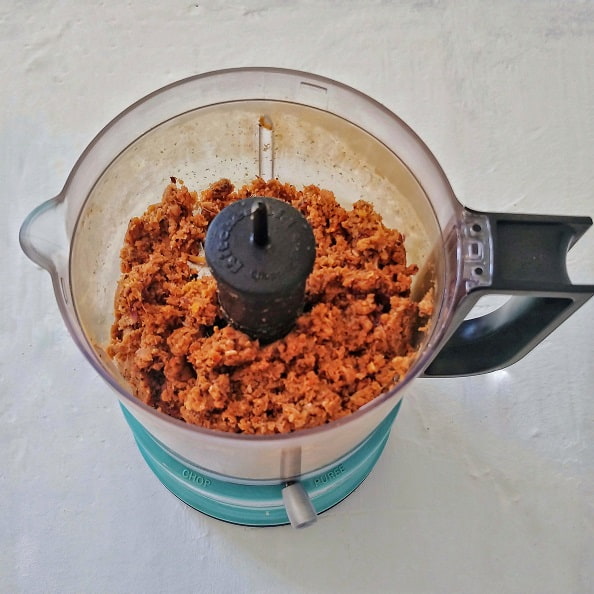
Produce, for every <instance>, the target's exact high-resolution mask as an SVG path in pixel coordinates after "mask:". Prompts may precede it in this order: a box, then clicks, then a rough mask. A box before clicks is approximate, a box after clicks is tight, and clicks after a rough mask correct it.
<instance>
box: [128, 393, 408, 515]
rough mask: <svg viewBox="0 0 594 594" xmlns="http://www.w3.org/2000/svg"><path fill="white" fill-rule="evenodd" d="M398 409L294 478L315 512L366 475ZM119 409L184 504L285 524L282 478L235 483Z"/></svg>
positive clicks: (141, 447) (159, 474)
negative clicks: (180, 453) (184, 456)
mask: <svg viewBox="0 0 594 594" xmlns="http://www.w3.org/2000/svg"><path fill="white" fill-rule="evenodd" d="M399 408H400V403H398V404H397V405H396V407H395V408H394V409H393V410H392V412H391V413H390V414H389V415H388V416H387V417H386V418H385V419H384V420H383V421H382V423H381V424H380V425H378V427H377V428H376V429H375V430H374V431H373V432H372V433H371V434H370V435H369V436H368V437H367V438H366V439H365V440H364V441H363V442H362V443H360V444H359V445H358V446H357V447H356V448H354V449H353V450H352V451H351V452H349V453H348V454H346V455H345V456H344V457H343V458H341V459H339V460H337V461H336V462H334V463H332V464H331V465H328V466H326V467H324V468H321V469H319V470H316V471H314V472H311V473H308V474H304V475H302V476H300V477H299V478H298V480H299V483H300V484H301V485H302V486H303V488H304V489H305V491H306V492H307V494H308V496H309V498H310V500H311V502H312V504H313V506H314V509H315V510H316V512H317V513H318V514H320V513H322V512H324V511H326V510H328V509H330V508H331V507H333V506H335V505H336V504H337V503H339V502H340V501H342V500H343V499H344V498H345V497H347V496H348V495H349V494H350V493H352V492H353V491H354V490H355V489H356V488H357V487H358V486H359V485H360V484H361V483H362V482H363V481H364V480H365V478H366V477H367V475H368V474H369V473H370V472H371V470H372V468H373V467H374V466H375V463H376V462H377V460H378V459H379V457H380V454H381V453H382V451H383V449H384V447H385V445H386V442H387V440H388V437H389V435H390V429H391V428H392V424H393V422H394V419H395V418H396V415H397V413H398V409H399ZM122 411H123V413H124V417H125V419H126V421H127V423H128V425H129V426H130V428H131V429H132V433H133V435H134V439H135V440H136V444H137V445H138V448H139V450H140V453H141V454H142V456H143V458H144V459H145V461H146V463H147V464H148V465H149V467H150V468H151V470H152V471H153V472H154V473H155V474H156V475H157V478H158V479H159V480H160V481H161V482H162V483H163V485H165V487H167V489H169V491H171V492H172V493H173V494H174V495H176V496H177V497H178V498H179V499H181V500H182V501H183V502H184V503H186V504H187V505H189V506H190V507H192V508H194V509H196V510H198V511H200V512H202V513H204V514H206V515H208V516H211V517H213V518H217V519H219V520H224V521H226V522H231V523H233V524H241V525H244V526H279V525H283V524H288V523H289V518H288V516H287V512H286V510H285V506H284V505H283V498H282V489H283V488H284V487H285V486H286V483H285V482H282V481H281V482H278V483H272V484H271V483H270V482H264V481H262V482H258V481H254V482H251V483H249V484H246V483H241V482H235V481H234V480H233V479H231V478H229V477H225V476H221V475H217V474H214V473H212V472H210V471H207V470H204V469H201V468H199V467H196V466H194V465H192V464H190V463H188V462H186V461H182V460H180V459H179V458H177V457H176V456H175V455H173V454H172V453H171V452H170V451H169V450H168V449H166V448H165V447H164V446H163V445H162V444H161V443H160V442H158V441H157V440H156V439H155V438H154V437H153V436H152V435H151V434H150V433H149V432H148V431H147V430H146V429H145V428H144V427H143V426H142V425H141V424H140V423H139V422H138V421H137V420H136V419H135V418H134V417H133V416H132V415H131V414H130V412H128V410H127V409H126V408H125V407H124V406H122ZM237 480H240V479H237Z"/></svg>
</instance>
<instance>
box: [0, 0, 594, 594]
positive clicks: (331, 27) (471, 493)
mask: <svg viewBox="0 0 594 594" xmlns="http://www.w3.org/2000/svg"><path fill="white" fill-rule="evenodd" d="M249 65H266V66H279V67H288V68H296V69H300V70H307V71H312V72H315V73H317V74H322V75H326V76H329V77H331V78H335V79H337V80H339V81H341V82H344V83H347V84H349V85H351V86H354V87H356V88H358V89H360V90H362V91H363V92H365V93H367V94H369V95H371V96H372V97H374V98H376V99H378V100H379V101H381V102H382V103H384V104H385V105H386V106H387V107H389V108H390V109H392V110H393V111H395V112H396V113H397V114H398V115H400V116H401V117H402V118H403V119H404V120H405V121H406V122H407V123H409V124H410V125H411V126H412V127H413V128H414V129H415V130H416V131H417V132H418V133H419V134H420V136H421V137H422V138H423V139H424V140H425V141H426V143H427V144H428V145H429V147H430V148H431V149H432V150H433V152H434V154H435V155H436V156H437V158H438V160H439V161H440V162H441V164H442V166H443V167H444V169H445V171H446V173H447V174H448V176H449V178H450V181H451V183H452V185H453V187H454V189H455V191H456V193H457V195H458V196H459V197H460V199H461V201H462V202H464V203H465V204H467V205H468V206H471V207H474V208H478V209H485V210H494V211H497V210H505V211H514V212H521V211H525V212H537V213H559V214H576V215H587V214H589V215H591V216H592V215H594V198H593V197H594V167H593V165H594V163H593V161H594V3H592V2H589V1H581V2H580V1H577V0H576V1H552V0H541V1H537V0H528V1H524V2H520V1H519V0H518V1H511V0H502V1H499V2H497V3H495V2H488V1H486V0H485V1H478V0H475V1H472V0H460V1H458V2H455V1H454V0H448V1H445V0H444V1H441V2H440V1H437V0H435V1H431V0H418V1H408V2H389V1H380V0H375V1H369V2H363V1H350V0H343V1H329V0H325V1H320V2H315V1H313V0H310V1H306V0H295V1H293V2H290V3H289V2H282V1H278V0H277V1H274V0H257V1H256V0H254V1H252V2H248V1H244V2H239V1H237V2H234V1H233V2H232V1H229V2H215V1H213V0H198V1H194V2H190V1H181V0H174V1H171V2H165V1H163V2H155V1H153V0H144V1H139V0H131V1H128V2H115V1H105V2H86V1H83V2H75V1H74V0H62V1H59V0H57V1H53V2H49V1H47V0H37V1H31V2H17V1H16V0H3V1H2V2H1V3H0V180H1V183H0V204H1V206H2V209H3V215H2V217H0V220H1V223H0V225H1V229H2V233H1V234H0V251H1V253H2V255H3V266H2V268H1V269H0V288H1V299H0V308H1V310H2V315H1V316H0V349H1V350H0V451H1V452H2V456H1V462H0V501H1V502H2V504H1V509H2V513H1V514H0V591H1V592H7V593H9V592H10V593H12V592H109V593H114V592H287V593H289V592H290V593H298V592H299V593H301V592H303V593H308V592H320V593H326V592H328V593H329V592H338V591H340V592H404V593H411V594H412V593H433V592H435V593H476V592H480V593H497V594H499V593H507V592H509V593H516V592H517V593H531V592H534V593H539V594H544V593H563V594H567V593H584V594H586V593H589V592H593V591H594V559H593V555H592V550H593V549H594V503H593V502H594V398H593V392H594V372H593V370H592V352H593V346H594V339H593V331H594V323H593V321H592V319H593V316H594V302H591V303H589V304H587V305H586V306H584V307H583V308H582V310H580V311H579V312H578V313H577V314H576V315H575V316H574V317H573V318H572V319H570V320H569V321H568V322H567V323H566V324H564V325H563V326H562V327H561V328H559V329H558V330H557V331H556V332H555V333H554V334H553V335H552V336H551V337H550V338H549V339H547V340H546V341H545V342H544V343H543V344H542V345H540V346H539V347H538V348H537V349H536V350H535V351H534V352H533V353H531V354H530V355H529V356H528V357H527V358H526V359H524V360H523V361H521V362H520V363H518V364H517V365H515V366H513V367H512V368H510V369H508V370H506V371H503V372H497V373H494V374H490V375H487V376H481V377H475V378H467V379H451V380H432V381H430V380H419V381H418V382H417V384H416V386H415V388H414V390H413V393H412V394H411V396H410V397H409V398H408V399H407V400H406V401H405V403H404V405H403V407H402V411H401V414H400V416H399V418H398V420H397V423H396V425H395V428H394V432H393V434H392V437H391V439H390V441H389V443H388V446H387V449H386V451H385V453H384V455H383V457H382V458H381V460H380V462H379V464H378V466H377V467H376V469H375V471H374V472H373V473H372V475H371V476H370V477H369V479H368V480H367V481H366V482H365V483H364V484H363V485H362V487H361V488H360V489H358V490H357V491H356V492H355V493H354V494H353V495H352V496H351V497H349V498H348V499H347V500H346V501H345V502H343V503H342V504H340V505H339V506H337V507H336V508H334V509H333V510H331V511H329V512H327V513H326V514H324V515H323V516H322V517H321V518H320V520H319V521H318V523H317V524H316V525H314V526H313V527H311V528H308V529H306V530H304V531H293V530H292V529H290V528H287V527H282V528H270V529H252V528H244V527H237V526H231V525H227V524H224V523H221V522H218V521H216V520H212V519H210V518H207V517H204V516H202V515H201V514H199V513H198V512H195V511H193V510H191V509H189V508H187V507H185V506H184V505H183V504H182V503H180V502H179V501H178V500H177V499H175V498H174V497H173V496H172V495H170V494H169V493H168V492H167V491H166V490H165V489H164V488H163V487H162V486H161V484H160V483H159V482H158V481H157V479H156V478H155V477H154V476H153V475H152V474H151V472H150V471H149V470H148V468H147V467H146V466H145V464H144V462H143V461H142V460H141V458H140V455H139V453H138V452H137V451H136V449H135V446H134V444H133V440H132V437H131V435H130V433H129V431H128V429H127V427H126V426H125V424H124V421H123V419H122V417H121V415H120V413H119V411H118V409H117V405H116V402H115V398H114V396H113V395H112V394H111V393H110V392H109V391H108V390H107V389H106V388H105V386H104V385H103V384H102V383H101V382H100V380H99V379H98V378H97V377H96V376H95V375H94V372H93V371H92V370H91V368H90V367H89V366H88V364H87V363H86V362H85V361H84V359H83V357H82V355H81V354H79V352H78V351H77V350H76V348H75V346H74V344H73V343H72V341H71V339H70V338H69V336H68V335H67V333H66V330H65V328H64V325H63V323H62V320H61V318H60V316H59V313H58V311H57V306H56V305H55V302H54V298H53V294H52V291H51V287H50V282H49V277H48V275H47V274H46V273H45V272H44V271H42V270H40V269H38V268H37V267H35V266H34V265H33V264H32V263H31V262H29V261H28V260H27V259H26V258H25V257H24V255H23V254H22V253H21V252H20V249H19V247H18V242H17V235H18V229H19V227H20V224H21V223H22V221H23V219H24V218H25V216H26V215H27V214H28V212H29V211H30V210H32V209H33V208H34V207H35V206H36V205H37V204H39V203H40V202H42V201H43V200H45V199H47V198H49V197H51V196H53V195H55V194H56V193H57V192H58V191H59V190H60V189H61V186H62V184H63V183H64V181H65V180H66V177H67V175H68V173H69V171H70V169H71V167H72V166H73V164H74V162H75V160H76V159H77V157H78V156H79V154H80V153H81V152H82V150H83V149H84V147H85V146H86V145H87V144H88V142H89V141H90V140H91V139H92V138H93V136H94V135H95V134H96V133H97V132H98V131H99V130H100V129H101V128H102V127H103V126H104V125H105V124H106V123H107V122H108V121H109V120H110V119H111V118H113V117H114V116H115V115H117V114H118V113H119V112H120V111H121V110H122V109H124V108H125V107H126V106H128V105H129V104H130V103H131V102H133V101H135V100H136V99H138V98H140V97H142V96H143V95H145V94H146V93H148V92H150V91H152V90H154V89H156V88H158V87H160V86H162V85H164V84H167V83H170V82H173V81H175V80H177V79H179V78H182V77H185V76H188V75H191V74H195V73H200V72H205V71H209V70H215V69H219V68H226V67H233V66H249ZM570 271H571V274H572V278H573V279H574V280H575V281H582V282H590V283H592V282H594V231H590V232H589V233H588V234H587V235H586V236H585V237H584V239H582V240H581V241H580V243H579V244H578V245H577V246H576V247H575V248H574V250H572V253H571V255H570Z"/></svg>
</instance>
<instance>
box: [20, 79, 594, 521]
mask: <svg viewBox="0 0 594 594" xmlns="http://www.w3.org/2000/svg"><path fill="white" fill-rule="evenodd" d="M256 176H260V177H262V178H264V179H271V178H278V179H279V180H281V181H282V182H285V183H290V184H293V185H294V186H296V187H297V188H300V187H303V186H305V185H309V184H315V185H317V186H319V187H321V188H326V189H329V190H331V191H333V192H334V194H335V195H336V197H337V199H338V200H339V202H341V203H342V204H343V206H345V207H347V208H348V207H349V205H352V204H353V203H354V202H356V201H357V200H360V199H363V200H366V201H368V202H370V203H372V204H373V206H374V208H375V210H376V211H377V212H379V213H380V214H381V215H382V217H383V220H384V222H385V224H386V225H387V226H388V227H393V228H396V229H398V230H399V231H401V232H402V233H403V234H404V235H405V237H406V243H405V245H406V249H407V254H408V262H409V263H415V264H417V265H418V266H419V272H418V273H417V275H416V276H415V280H414V283H413V286H412V290H411V294H412V297H413V298H414V299H417V300H420V299H422V298H423V296H425V295H426V294H427V292H428V291H432V294H433V300H434V311H433V315H432V318H431V320H430V322H429V326H428V330H427V332H425V333H424V334H423V336H422V338H421V339H420V342H419V345H418V351H417V355H416V358H415V360H414V362H413V364H412V366H411V368H410V370H409V371H408V373H407V374H406V375H405V376H404V377H403V378H401V379H400V381H399V382H398V383H397V384H396V385H395V386H394V387H393V388H392V389H391V390H389V391H387V392H386V393H384V394H381V395H379V396H378V397H377V398H375V399H374V400H372V401H371V402H369V403H368V404H366V405H365V406H363V407H361V408H360V409H359V410H357V411H356V412H354V413H353V414H351V415H349V416H346V417H343V418H340V419H338V420H336V421H333V422H330V423H328V424H326V425H323V426H321V427H315V428H312V429H304V430H301V431H295V432H293V433H289V434H274V435H242V434H230V433H224V432H217V431H212V430H208V429H204V428H201V427H198V426H194V425H189V424H186V423H183V422H181V421H179V420H177V419H174V418H171V417H168V416H167V415H164V414H162V413H160V412H158V411H156V410H154V409H152V408H151V407H149V406H147V405H145V404H144V403H142V402H141V401H139V400H137V399H136V398H135V397H134V396H133V395H132V394H131V391H130V388H129V386H128V385H127V384H126V382H125V381H124V379H123V378H122V377H121V376H120V374H119V372H118V370H117V368H116V367H115V366H114V364H113V363H112V361H111V360H110V358H109V357H108V356H107V355H106V352H105V348H106V346H107V345H108V343H109V339H110V327H111V324H112V322H113V318H114V310H113V303H114V293H115V290H116V286H117V282H118V278H119V250H120V248H121V246H122V244H123V239H124V235H125V232H126V227H127V225H128V222H129V220H130V219H131V218H132V217H135V216H139V215H141V214H142V213H143V212H144V211H145V209H146V208H147V206H148V205H149V204H152V203H155V202H158V201H159V200H160V197H161V194H162V191H163V189H164V188H165V186H166V185H167V184H168V183H169V180H170V178H171V177H176V178H177V179H180V180H183V182H184V183H185V184H186V185H187V186H188V188H189V189H190V190H196V191H198V192H199V191H201V190H203V189H206V188H207V187H208V186H209V185H210V184H211V183H213V182H215V181H217V180H219V179H221V178H228V179H230V180H231V181H232V182H233V183H234V184H235V186H236V187H240V186H241V185H243V184H244V183H247V182H249V181H251V180H252V179H253V178H254V177H256ZM591 223H592V221H591V219H590V218H588V217H567V216H563V217H561V216H542V215H522V214H513V215H512V214H498V213H486V212H477V211H473V210H470V209H468V208H465V207H464V206H463V205H462V204H461V203H460V202H459V201H458V200H457V199H456V197H455V196H454V193H453V191H452V189H451V187H450V185H449V183H448V181H447V178H446V176H445V175H444V173H443V171H442V170H441V168H440V166H439V164H438V163H437V161H436V160H435V158H434V157H433V155H432V154H431V153H430V151H429V150H428V148H427V147H426V146H425V145H424V144H423V142H422V141H421V140H420V139H419V138H418V137H417V135H416V134H415V133H414V132H413V131H412V130H411V129H410V128H409V127H408V126H407V125H406V124H405V123H404V122H402V121H401V120H400V119H399V118H398V117H397V116H396V115H394V114H393V113H391V112H390V111H388V110H387V109H385V108H384V107H383V106H381V105H380V104H378V103H377V102H375V101H373V100H372V99H370V98H369V97H367V96H365V95H363V94H361V93H360V92H358V91H356V90H354V89H352V88H349V87H346V86H344V85H342V84H339V83H337V82H334V81H331V80H328V79H326V78H322V77H319V76H315V75H311V74H307V73H303V72H296V71H288V70H281V69H273V68H243V69H233V70H224V71H218V72H213V73H208V74H204V75H199V76H194V77H191V78H188V79H185V80H182V81H179V82H177V83H174V84H171V85H169V86H167V87H164V88H162V89H160V90H158V91H156V92H154V93H152V94H151V95H149V96H147V97H145V98H144V99H142V100H140V101H138V102H137V103H135V104H134V105H132V106H131V107H129V108H128V109H127V110H126V111H124V112H123V113H122V114H120V115H119V116H118V117H116V118H115V119H114V120H113V121H112V122H111V123H109V124H108V125H107V126H106V127H105V128H104V129H103V130H102V131H101V132H100V133H99V134H98V135H97V137H96V138H95V139H94V140H93V141H92V143H91V144H90V145H89V147H88V148H87V149H86V150H85V152H84V153H83V154H82V156H81V157H80V159H79V160H78V162H77V163H76V165H75V167H74V169H73V170H72V172H71V174H70V176H69V178H68V180H67V182H66V184H65V186H64V189H63V190H62V192H60V194H59V195H58V196H56V197H54V198H52V199H51V200H48V201H47V202H45V203H43V204H41V205H40V206H39V207H38V208H36V209H35V210H34V211H33V212H32V213H31V214H30V215H29V217H28V218H27V219H26V221H25V222H24V224H23V226H22V228H21V233H20V241H21V245H22V248H23V250H24V251H25V253H26V254H27V255H28V256H29V258H31V259H32V260H33V261H34V262H36V263H38V264H39V265H41V266H42V267H44V268H45V269H47V270H48V271H49V273H50V275H51V278H52V282H53V287H54V292H55V295H56V299H57V302H58V306H59V308H60V311H61V313H62V316H63V318H64V321H65V323H66V325H67V327H68V329H69V331H70V333H71V335H72V337H73V339H74V340H75V342H76V344H77V345H78V346H79V348H80V349H81V351H82V352H83V353H84V355H85V356H86V358H87V359H88V360H89V361H90V363H91V364H92V366H93V367H94V368H95V369H96V371H97V372H98V373H99V374H100V375H101V376H102V377H103V378H104V380H105V381H106V382H107V384H108V385H109V386H111V388H113V389H114V391H115V393H116V395H117V397H118V398H119V401H120V403H121V407H122V411H123V414H124V416H125V418H126V420H127V422H128V424H129V425H130V428H131V430H132V432H133V434H134V437H135V439H136V442H137V444H138V447H139V449H140V451H141V453H142V455H143V457H144V458H145V460H146V462H147V463H148V465H149V466H150V467H151V469H152V470H153V471H154V473H155V474H156V475H157V476H158V478H159V479H160V480H161V481H162V483H163V484H164V485H165V486H166V487H167V488H168V489H169V490H170V491H171V492H173V493H174V494H175V495H177V496H178V497H179V498H180V499H182V500H183V501H184V502H186V503H187V504H188V505H190V506H192V507H194V508H195V509H197V510H200V511H202V512H204V513H206V514H208V515H210V516H213V517H215V518H219V519H222V520H227V521H229V522H233V523H237V524H244V525H253V526H267V525H279V524H287V523H291V524H292V525H293V526H296V527H301V526H306V525H308V524H310V523H311V522H313V521H315V519H316V516H317V514H319V513H321V512H323V511H324V510H327V509H328V508H330V507H332V506H333V505H335V504H337V503H338V502H340V501H341V500H342V499H344V498H345V497H346V496H347V495H348V494H349V493H351V492H352V491H353V490H354V489H355V488H356V487H357V486H358V485H359V484H360V483H361V482H362V481H363V480H364V478H365V477H366V476H367V475H368V473H369V472H370V471H371V469H372V468H373V466H374V464H375V462H376V461H377V459H378V457H379V456H380V454H381V452H382V449H383V447H384V445H385V443H386V440H387V438H388V435H389V432H390V428H391V426H392V423H393V421H394V419H395V417H396V415H397V412H398V407H399V405H400V402H401V399H402V397H403V395H404V393H405V392H406V389H407V387H408V386H409V384H410V383H411V382H412V381H413V380H414V378H415V377H418V376H420V375H423V376H426V377H439V376H442V377H443V376H455V375H457V376H460V375H470V374H477V373H484V372H489V371H492V370H495V369H499V368H502V367H505V366H507V365H510V364H512V363H513V362H515V361H516V360H518V359H519V358H521V357H522V356H524V355H525V354H526V353H527V352H528V351H529V350H531V349H532V348H533V347H534V346H535V345H536V344H538V342H540V341H541V340H542V339H543V338H544V337H545V336H547V335H548V334H549V333H550V332H551V331H552V330H553V329H554V328H555V327H556V326H557V325H559V324H560V323H561V322H563V321H564V320H565V319H566V318H567V317H568V316H569V315H571V314H572V313H573V312H574V311H575V310H576V309H577V308H578V307H580V306H581V305H582V304H583V303H584V302H585V301H586V300H587V299H589V298H590V297H591V296H592V294H593V293H594V286H592V285H587V286H586V285H573V284H572V283H571V282H570V280H569V278H568V275H567V271H566V261H565V260H566V253H567V250H568V249H569V248H571V246H572V245H573V244H574V243H575V242H576V241H577V240H578V239H579V237H580V236H581V234H582V233H583V232H584V231H585V230H586V229H587V228H588V227H589V226H590V225H591ZM489 293H496V294H504V295H509V296H511V297H510V299H509V300H508V301H507V302H506V303H505V304H504V305H502V306H501V307H500V308H499V309H497V310H495V311H493V312H491V313H489V314H486V315H484V316H482V317H478V318H476V317H475V318H468V319H466V318H467V314H468V313H469V311H470V310H471V309H472V307H473V305H474V304H475V303H476V301H477V300H478V299H479V298H480V297H481V296H483V295H486V294H489ZM198 372H199V370H198Z"/></svg>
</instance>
